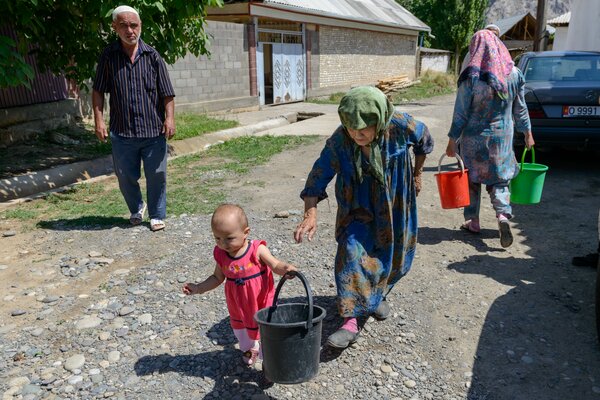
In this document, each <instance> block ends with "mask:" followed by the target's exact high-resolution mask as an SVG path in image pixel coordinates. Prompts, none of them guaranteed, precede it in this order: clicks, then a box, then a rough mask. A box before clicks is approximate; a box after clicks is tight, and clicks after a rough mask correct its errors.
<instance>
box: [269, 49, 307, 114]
mask: <svg viewBox="0 0 600 400" xmlns="http://www.w3.org/2000/svg"><path fill="white" fill-rule="evenodd" d="M303 60H304V57H302V45H301V44H291V43H278V44H273V103H275V104H277V103H288V102H290V101H299V100H304V62H303Z"/></svg>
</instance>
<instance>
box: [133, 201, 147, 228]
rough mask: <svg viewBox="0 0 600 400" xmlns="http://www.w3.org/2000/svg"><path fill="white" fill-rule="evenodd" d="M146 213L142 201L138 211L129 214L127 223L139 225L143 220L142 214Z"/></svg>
mask: <svg viewBox="0 0 600 400" xmlns="http://www.w3.org/2000/svg"><path fill="white" fill-rule="evenodd" d="M145 214H146V203H142V208H140V209H139V210H138V212H136V213H133V214H131V215H130V216H129V223H130V224H131V225H139V224H141V223H142V221H144V215H145Z"/></svg>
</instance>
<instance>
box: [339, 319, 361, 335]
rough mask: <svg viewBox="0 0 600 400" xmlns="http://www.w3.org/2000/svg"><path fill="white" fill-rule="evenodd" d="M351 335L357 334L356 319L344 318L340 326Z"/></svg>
mask: <svg viewBox="0 0 600 400" xmlns="http://www.w3.org/2000/svg"><path fill="white" fill-rule="evenodd" d="M341 329H345V330H347V331H349V332H352V333H357V332H358V321H357V320H356V318H344V323H343V324H342V328H341Z"/></svg>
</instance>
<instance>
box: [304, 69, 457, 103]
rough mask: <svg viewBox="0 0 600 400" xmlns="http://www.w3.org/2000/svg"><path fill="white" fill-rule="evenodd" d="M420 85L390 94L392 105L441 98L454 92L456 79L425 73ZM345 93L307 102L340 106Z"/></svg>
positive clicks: (445, 75)
mask: <svg viewBox="0 0 600 400" xmlns="http://www.w3.org/2000/svg"><path fill="white" fill-rule="evenodd" d="M419 80H420V81H421V82H420V83H418V84H416V85H413V86H411V87H408V88H406V89H401V90H399V91H397V92H394V93H392V94H391V97H392V101H393V102H394V104H402V103H407V102H411V101H415V100H420V99H427V98H430V97H435V96H441V95H444V94H450V93H454V92H455V91H456V78H455V77H454V75H452V74H444V73H441V72H434V71H425V73H424V74H423V75H421V77H420V78H419ZM344 94H345V93H334V94H332V95H330V96H328V97H313V98H310V99H308V100H307V102H309V103H316V104H340V100H341V99H342V97H343V96H344Z"/></svg>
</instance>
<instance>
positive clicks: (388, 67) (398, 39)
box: [313, 26, 417, 88]
mask: <svg viewBox="0 0 600 400" xmlns="http://www.w3.org/2000/svg"><path fill="white" fill-rule="evenodd" d="M416 46H417V36H406V35H397V34H391V33H383V32H373V31H360V30H355V29H345V28H338V27H328V26H320V27H319V47H318V48H319V87H320V88H325V87H328V86H344V85H351V84H357V83H376V82H377V80H379V79H385V78H390V77H393V76H398V75H403V74H406V75H408V76H409V77H410V78H411V79H413V78H414V77H415V73H416V65H417V64H416V62H417V59H416ZM313 84H314V81H313ZM313 87H314V86H313Z"/></svg>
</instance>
